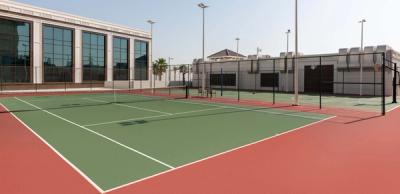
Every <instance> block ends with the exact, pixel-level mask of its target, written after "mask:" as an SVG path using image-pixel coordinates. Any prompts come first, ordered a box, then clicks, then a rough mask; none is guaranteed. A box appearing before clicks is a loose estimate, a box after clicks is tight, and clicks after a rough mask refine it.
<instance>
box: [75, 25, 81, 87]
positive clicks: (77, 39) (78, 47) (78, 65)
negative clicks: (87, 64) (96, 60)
mask: <svg viewBox="0 0 400 194" xmlns="http://www.w3.org/2000/svg"><path fill="white" fill-rule="evenodd" d="M74 65H75V83H82V73H83V69H82V68H83V66H82V30H81V29H75V33H74Z"/></svg>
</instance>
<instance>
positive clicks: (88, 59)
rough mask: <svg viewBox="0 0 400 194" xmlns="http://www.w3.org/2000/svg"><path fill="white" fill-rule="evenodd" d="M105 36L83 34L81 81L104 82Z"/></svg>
mask: <svg viewBox="0 0 400 194" xmlns="http://www.w3.org/2000/svg"><path fill="white" fill-rule="evenodd" d="M104 40H105V36H104V35H101V34H96V33H90V32H84V33H83V45H82V47H83V64H84V65H83V80H84V81H90V80H93V81H104V80H105V64H104V61H105V56H104V50H105V45H104Z"/></svg>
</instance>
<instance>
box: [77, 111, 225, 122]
mask: <svg viewBox="0 0 400 194" xmlns="http://www.w3.org/2000/svg"><path fill="white" fill-rule="evenodd" d="M220 109H225V108H210V109H202V110H192V111H187V112H179V113H173V114H172V115H157V116H149V117H141V118H132V119H124V120H118V121H110V122H104V123H94V124H88V125H84V126H85V127H92V126H99V125H107V124H113V123H121V122H129V121H138V120H144V119H153V118H160V117H167V116H174V115H183V114H190V113H199V112H206V111H213V110H220Z"/></svg>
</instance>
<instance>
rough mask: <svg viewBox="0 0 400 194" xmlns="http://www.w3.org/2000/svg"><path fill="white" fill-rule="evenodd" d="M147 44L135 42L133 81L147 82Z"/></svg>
mask: <svg viewBox="0 0 400 194" xmlns="http://www.w3.org/2000/svg"><path fill="white" fill-rule="evenodd" d="M147 45H148V43H147V42H145V41H140V40H135V80H148V68H149V59H148V57H147V56H148V50H147Z"/></svg>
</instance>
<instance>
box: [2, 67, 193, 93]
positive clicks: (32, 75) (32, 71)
mask: <svg viewBox="0 0 400 194" xmlns="http://www.w3.org/2000/svg"><path fill="white" fill-rule="evenodd" d="M191 71H192V68H191V65H177V66H168V67H167V68H166V70H165V71H163V72H154V73H155V74H153V73H152V72H151V69H150V70H143V71H140V70H139V71H135V69H123V68H115V67H114V68H104V67H83V68H73V67H55V66H54V67H53V66H52V67H46V66H44V67H30V66H22V67H19V66H0V93H21V92H25V93H39V92H72V91H99V90H113V89H127V90H137V89H140V90H145V89H153V90H154V89H158V90H161V89H162V88H165V89H167V90H168V88H174V87H175V88H176V87H184V86H187V85H188V86H189V85H191V79H192V76H191V74H192V73H191Z"/></svg>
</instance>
